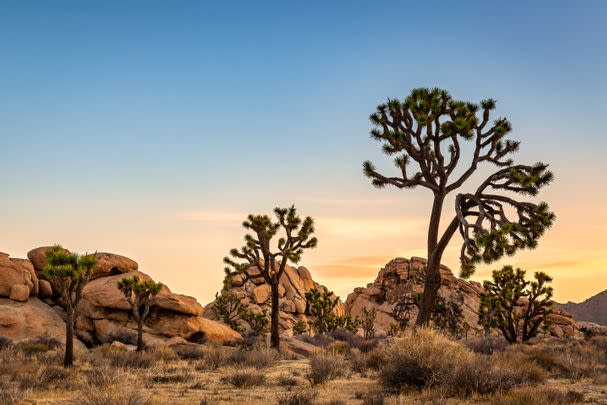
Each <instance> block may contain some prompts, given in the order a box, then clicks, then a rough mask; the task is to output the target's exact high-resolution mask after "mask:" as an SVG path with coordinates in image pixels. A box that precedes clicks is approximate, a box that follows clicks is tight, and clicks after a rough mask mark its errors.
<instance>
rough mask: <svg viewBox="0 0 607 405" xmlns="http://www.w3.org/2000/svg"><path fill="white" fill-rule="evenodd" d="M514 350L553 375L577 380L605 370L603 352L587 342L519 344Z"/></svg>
mask: <svg viewBox="0 0 607 405" xmlns="http://www.w3.org/2000/svg"><path fill="white" fill-rule="evenodd" d="M514 350H517V351H519V352H521V353H523V354H524V355H525V356H527V358H528V359H530V360H531V361H533V362H534V363H536V364H538V365H539V366H540V367H542V368H543V369H544V370H546V371H548V372H549V373H550V374H551V375H553V376H554V377H566V378H571V379H574V380H577V379H580V378H584V377H592V376H595V375H597V374H598V373H601V372H604V371H605V365H604V364H602V363H601V357H602V356H603V355H604V354H603V352H602V351H600V350H599V349H598V348H597V347H595V346H593V345H590V344H587V343H579V342H573V343H566V344H562V345H557V344H553V345H550V346H548V345H546V346H544V345H534V346H521V347H516V348H513V350H512V351H514Z"/></svg>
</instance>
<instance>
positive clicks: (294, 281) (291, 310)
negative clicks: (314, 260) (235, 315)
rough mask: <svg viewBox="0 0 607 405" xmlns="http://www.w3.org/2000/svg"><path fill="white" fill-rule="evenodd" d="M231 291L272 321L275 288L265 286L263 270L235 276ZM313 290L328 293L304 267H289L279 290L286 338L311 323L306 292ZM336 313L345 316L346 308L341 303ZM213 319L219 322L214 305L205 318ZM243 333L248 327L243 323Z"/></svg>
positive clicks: (281, 319) (250, 268) (281, 317)
mask: <svg viewBox="0 0 607 405" xmlns="http://www.w3.org/2000/svg"><path fill="white" fill-rule="evenodd" d="M230 281H231V286H232V287H231V288H230V291H231V292H232V293H234V294H235V296H236V297H238V298H239V299H240V301H241V302H242V303H243V304H245V306H246V307H247V308H248V310H249V311H251V312H253V313H260V312H262V311H264V310H265V311H267V313H268V317H269V316H270V315H269V314H270V312H271V296H272V294H271V288H270V285H269V284H267V283H266V282H265V280H264V279H263V277H262V276H261V274H260V273H259V270H258V269H257V268H256V267H254V266H249V267H247V268H246V269H245V270H244V272H243V273H242V274H236V275H233V276H231V280H230ZM313 288H317V289H321V290H326V287H325V286H323V285H320V284H319V283H317V282H315V281H314V280H312V276H311V274H310V271H309V270H308V269H307V268H305V267H303V266H300V267H291V266H287V267H286V269H285V272H284V273H283V275H282V277H281V278H280V283H279V287H278V293H279V297H280V299H279V307H280V321H279V323H280V329H281V332H282V334H284V335H288V336H291V335H292V334H293V331H292V328H293V324H294V323H295V322H297V321H298V320H303V321H304V322H306V323H307V322H308V317H307V316H306V313H305V312H306V298H305V294H306V292H308V291H310V290H311V289H313ZM333 313H334V314H335V315H344V314H345V308H344V305H343V303H342V302H341V301H339V302H338V303H337V305H336V306H335V308H334V310H333ZM203 316H205V317H209V318H210V319H216V318H217V315H216V314H215V311H214V310H213V302H211V303H210V304H208V305H207V306H206V307H205V312H204V315H203ZM242 326H243V329H244V330H246V329H247V325H245V324H244V323H243V325H242Z"/></svg>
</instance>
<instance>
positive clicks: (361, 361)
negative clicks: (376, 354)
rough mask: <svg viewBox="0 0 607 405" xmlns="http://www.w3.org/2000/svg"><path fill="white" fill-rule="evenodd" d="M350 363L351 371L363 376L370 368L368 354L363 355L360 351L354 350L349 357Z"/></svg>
mask: <svg viewBox="0 0 607 405" xmlns="http://www.w3.org/2000/svg"><path fill="white" fill-rule="evenodd" d="M347 358H348V361H349V362H350V369H351V370H352V371H354V372H355V373H361V374H363V373H364V372H365V371H366V370H367V368H368V366H367V354H366V353H361V352H360V351H359V350H352V351H351V352H350V353H349V354H348V356H347Z"/></svg>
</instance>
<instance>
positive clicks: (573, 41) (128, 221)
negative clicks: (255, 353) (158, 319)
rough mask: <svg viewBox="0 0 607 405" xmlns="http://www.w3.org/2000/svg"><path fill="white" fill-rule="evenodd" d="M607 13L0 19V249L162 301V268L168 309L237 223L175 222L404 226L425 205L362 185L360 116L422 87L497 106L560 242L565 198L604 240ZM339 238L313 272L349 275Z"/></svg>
mask: <svg viewBox="0 0 607 405" xmlns="http://www.w3.org/2000/svg"><path fill="white" fill-rule="evenodd" d="M606 11H607V3H605V2H602V1H583V2H563V1H536V2H500V3H498V2H486V1H485V2H480V1H479V2H465V3H464V4H462V3H456V2H440V1H429V2H423V4H422V2H403V1H386V2H362V1H351V2H345V1H343V2H337V1H336V2H255V3H253V2H240V3H239V2H230V3H226V2H208V3H203V2H187V1H176V2H170V3H169V2H161V1H147V2H144V1H124V2H123V1H121V2H117V1H116V2H113V1H85V2H83V1H38V2H26V1H6V0H5V1H1V2H0V117H1V120H0V142H1V145H2V152H3V153H2V157H1V158H0V187H2V189H3V193H2V199H1V201H0V250H5V251H8V252H9V253H11V254H12V255H14V256H23V255H24V254H25V253H26V252H27V250H28V249H29V248H33V247H34V246H36V245H37V244H45V243H53V242H62V243H65V244H66V245H68V247H70V246H73V247H74V248H77V249H88V250H94V249H100V250H111V251H119V252H122V253H125V254H128V255H129V256H133V257H134V258H135V259H137V260H138V261H139V262H140V263H143V264H145V269H144V270H145V271H149V272H151V273H152V274H154V275H155V276H157V277H160V278H163V279H165V280H166V279H167V278H169V280H168V281H167V284H169V285H171V283H170V279H171V278H172V277H177V276H174V272H173V271H172V270H169V269H167V266H170V263H172V262H173V261H175V262H179V266H178V267H179V268H180V274H181V276H179V277H177V278H176V279H175V281H174V284H176V285H177V287H178V288H175V289H176V290H178V289H181V290H186V291H187V292H189V293H191V294H194V295H197V296H198V297H200V298H201V299H202V300H205V299H206V298H208V296H209V294H211V292H212V290H213V289H216V288H219V285H218V284H217V283H219V282H220V278H221V271H220V270H221V264H220V261H221V257H222V256H223V255H224V254H225V253H226V251H227V249H228V248H230V247H232V246H235V245H238V244H239V243H240V241H241V235H240V233H241V231H240V230H239V229H238V228H237V225H238V223H239V222H240V221H236V228H231V227H229V226H227V227H224V228H222V227H221V226H220V225H218V224H215V225H209V224H208V221H207V220H206V219H205V220H202V221H183V220H182V219H183V217H184V215H185V216H186V217H189V218H191V217H192V215H191V214H192V213H193V212H195V213H198V214H200V213H201V212H202V214H203V215H202V217H204V218H208V213H214V214H216V217H221V218H230V220H231V219H232V216H231V213H236V214H241V213H247V212H250V211H259V212H262V211H265V212H268V211H270V210H271V208H272V207H274V206H275V205H277V204H281V205H286V204H290V203H291V202H295V203H297V204H298V205H299V206H301V207H302V208H305V209H307V210H308V211H307V212H304V214H308V213H309V214H311V215H314V216H315V217H316V218H317V221H319V222H320V221H321V220H322V219H323V218H326V219H327V221H328V222H329V223H331V221H336V220H337V219H336V218H341V220H342V222H339V220H337V222H333V223H335V224H342V225H343V223H344V222H343V221H345V220H346V219H348V218H360V217H361V216H362V217H364V218H372V219H377V218H378V217H380V218H383V219H386V218H400V216H410V217H415V218H418V217H423V216H424V215H426V214H427V211H428V210H427V200H424V198H425V197H420V195H422V194H423V191H421V190H420V191H415V192H409V193H408V194H407V195H403V192H399V191H396V190H389V191H382V192H379V191H376V190H373V189H372V188H371V187H370V186H369V182H368V181H367V180H366V179H365V178H364V177H363V176H362V175H361V162H362V161H363V160H365V159H372V160H374V161H376V162H377V163H378V165H379V166H380V167H387V168H389V167H390V165H389V164H388V163H382V162H387V160H386V159H385V158H383V157H382V155H381V153H380V150H379V146H378V145H377V144H375V143H373V142H372V141H371V140H370V139H369V137H368V131H369V123H368V115H369V114H370V113H371V112H373V110H374V108H375V106H376V105H377V104H378V103H380V102H382V101H383V100H385V99H386V98H387V97H401V98H402V97H404V96H406V95H407V93H408V92H409V91H410V89H412V88H414V87H420V86H439V87H443V88H446V89H448V90H449V91H450V92H451V93H452V94H453V95H454V97H456V98H461V99H466V100H471V101H478V100H480V99H483V98H486V97H493V98H496V99H497V100H498V109H497V113H498V114H499V115H506V116H507V117H508V118H509V119H510V120H511V121H512V122H513V125H514V129H515V137H517V138H518V139H520V140H522V148H521V152H520V154H519V157H520V159H521V160H522V161H530V162H534V161H537V160H545V161H548V162H550V163H551V164H552V167H553V169H554V171H555V172H556V175H557V182H555V185H554V186H552V187H551V189H550V191H549V194H547V196H546V197H544V198H546V199H547V200H548V201H549V202H552V201H551V199H552V200H553V201H556V204H557V208H560V211H561V212H564V213H565V219H564V224H568V223H569V222H567V221H570V223H571V224H574V223H578V222H579V220H578V219H577V218H575V217H573V211H574V210H573V208H575V205H576V204H580V200H581V199H582V200H584V201H585V202H586V206H587V207H588V209H590V210H592V209H594V210H595V211H597V214H596V215H595V216H593V218H589V219H588V221H589V223H592V224H597V223H598V224H599V225H598V226H599V228H600V229H603V228H601V227H604V224H607V219H606V218H605V213H604V208H603V205H602V201H604V198H605V197H607V193H606V192H605V190H604V187H597V182H596V177H595V176H596V175H598V174H601V173H604V172H605V170H606V169H607V163H605V159H604V157H603V155H604V151H605V147H606V146H607V137H606V136H605V130H604V126H603V125H602V119H603V116H604V114H605V111H606V110H607V97H606V94H607V93H606V91H607V85H606V80H605V77H604V75H605V72H606V71H607V69H606V68H607V49H606V48H607V32H606V31H607V28H605V27H606V24H605V23H604V22H605V20H606V17H607V13H606ZM386 199H388V200H389V201H390V202H389V203H382V201H384V202H385V201H386ZM373 201H376V202H377V201H379V203H377V204H374V203H372V202H373ZM559 204H560V206H559ZM601 209H603V211H601ZM569 210H571V212H572V214H571V216H569V217H567V215H568V214H567V213H568V212H569ZM184 213H185V214H184ZM222 213H223V214H222ZM226 213H227V214H229V215H224V214H226ZM557 214H559V211H558V210H557ZM188 215H189V216H188ZM195 216H196V215H194V217H195ZM597 216H598V218H597ZM559 218H562V216H559ZM383 219H382V220H383ZM180 221H181V222H180ZM211 222H218V221H211ZM363 224H364V225H365V226H367V225H369V224H368V223H366V222H365V223H363ZM376 225H377V224H376ZM369 226H372V225H369ZM379 226H380V228H379V229H384V228H382V225H381V224H380V225H379ZM403 226H404V227H406V224H405V225H403ZM564 226H565V225H564ZM567 226H568V225H567ZM571 226H573V225H571ZM355 229H356V230H358V231H359V232H361V233H364V229H365V228H364V227H363V228H360V227H359V228H356V227H355ZM572 229H573V228H563V230H562V233H563V235H566V234H571V232H573V230H572ZM567 230H568V232H567ZM222 232H224V233H222ZM355 233H356V232H354V231H353V234H351V235H350V239H352V238H356V237H357V236H356V235H355ZM142 235H145V237H143V236H142ZM559 238H561V239H562V238H565V236H559ZM211 239H212V240H211ZM350 239H346V240H343V241H341V242H339V241H335V240H333V241H326V243H325V246H328V248H326V249H325V250H322V246H323V241H322V240H321V245H320V247H319V249H318V250H317V251H316V252H314V254H313V255H312V256H311V261H312V263H313V264H316V265H318V266H321V265H325V264H326V262H327V261H336V262H338V261H340V260H347V259H348V257H354V256H357V255H358V256H359V254H358V252H357V253H356V254H354V253H349V252H348V251H347V249H346V248H344V247H343V246H344V245H348V244H350V246H358V245H357V244H362V245H365V246H366V245H368V243H367V242H364V238H362V239H357V240H354V241H352V240H350ZM561 239H559V240H561ZM420 240H423V238H422V239H420ZM409 243H411V244H413V245H414V246H409V245H407V244H409ZM563 243H564V242H563ZM375 244H376V245H380V244H381V245H385V248H384V250H381V249H380V248H378V247H376V248H375V249H374V250H373V251H371V252H368V256H373V257H376V256H385V257H386V258H387V259H389V257H388V256H389V255H390V254H392V253H393V252H398V253H401V254H402V255H407V254H408V252H409V251H418V250H419V249H420V248H422V247H423V244H421V245H420V246H417V244H418V242H417V241H416V240H413V239H412V240H411V241H409V240H407V239H399V238H398V237H397V235H394V236H393V238H392V239H386V240H381V243H379V242H378V241H375ZM160 248H162V249H164V250H163V251H164V252H165V255H166V256H168V257H170V258H172V259H171V260H172V261H171V260H169V259H167V258H164V259H162V258H161V257H160V255H159V249H160ZM339 249H341V250H339ZM353 249H355V248H353ZM555 249H556V248H555ZM355 250H359V249H355ZM557 250H560V248H559V249H557ZM336 251H339V252H340V253H339V254H337V253H335V252H336ZM595 253H596V254H597V255H598V253H597V252H595ZM365 256H366V254H365ZM178 258H180V259H178ZM387 261H388V260H385V261H384V263H385V262H387ZM304 262H305V260H304ZM448 264H449V265H450V266H451V267H456V263H448ZM146 269H148V270H146ZM312 270H314V269H313V268H312ZM375 273H376V268H375V269H374V270H372V271H371V270H369V277H371V278H372V277H374V275H375ZM593 274H594V273H593ZM193 275H196V277H203V276H205V277H206V278H205V283H206V284H205V286H204V287H200V288H198V287H195V286H192V285H191V283H188V282H187V280H189V279H191V277H192V276H193ZM319 277H321V278H322V277H326V278H330V274H329V275H324V276H323V275H320V276H319ZM588 277H591V276H588ZM367 278H368V277H367ZM584 280H585V282H590V281H591V279H590V278H587V279H584ZM589 280H590V281H589ZM369 281H370V280H369ZM356 282H360V278H359V279H357V280H356ZM351 283H355V281H353V280H351ZM203 284H204V283H203ZM344 285H345V284H344ZM349 286H350V285H348V288H349ZM334 288H335V289H336V290H339V289H340V286H339V285H338V286H335V287H334ZM346 290H347V288H346V287H344V288H343V291H346ZM585 292H586V291H584V293H585ZM557 294H558V290H557ZM580 294H581V295H584V294H582V293H580ZM580 294H576V293H575V292H571V293H569V294H568V295H567V294H563V297H574V298H575V297H578V296H579V295H580Z"/></svg>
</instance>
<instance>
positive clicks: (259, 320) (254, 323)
mask: <svg viewBox="0 0 607 405" xmlns="http://www.w3.org/2000/svg"><path fill="white" fill-rule="evenodd" d="M241 317H242V320H243V321H245V322H247V323H248V324H249V327H250V328H251V332H252V333H253V334H254V335H255V336H259V335H261V334H263V333H265V332H266V331H267V330H268V325H269V323H270V320H269V318H268V311H266V310H264V311H261V312H251V311H244V312H242V314H241Z"/></svg>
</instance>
